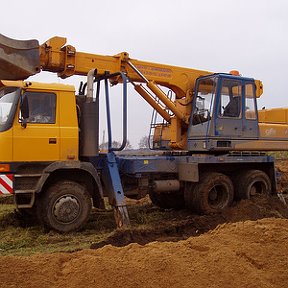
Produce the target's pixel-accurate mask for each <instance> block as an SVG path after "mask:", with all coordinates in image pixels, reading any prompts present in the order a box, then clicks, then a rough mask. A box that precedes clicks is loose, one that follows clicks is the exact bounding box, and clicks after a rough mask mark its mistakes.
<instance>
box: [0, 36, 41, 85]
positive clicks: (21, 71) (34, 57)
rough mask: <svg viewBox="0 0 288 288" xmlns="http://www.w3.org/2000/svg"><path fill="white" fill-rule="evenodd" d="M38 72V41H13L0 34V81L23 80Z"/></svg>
mask: <svg viewBox="0 0 288 288" xmlns="http://www.w3.org/2000/svg"><path fill="white" fill-rule="evenodd" d="M38 72H40V56H39V42H38V40H15V39H11V38H8V37H6V36H4V35H2V34H0V79H1V80H24V79H26V78H28V77H29V76H32V75H34V74H36V73H38Z"/></svg>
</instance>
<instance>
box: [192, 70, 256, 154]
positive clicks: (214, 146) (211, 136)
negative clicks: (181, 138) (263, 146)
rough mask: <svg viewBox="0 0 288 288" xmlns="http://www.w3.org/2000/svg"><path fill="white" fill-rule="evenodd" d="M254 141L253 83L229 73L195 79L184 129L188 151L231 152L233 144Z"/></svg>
mask: <svg viewBox="0 0 288 288" xmlns="http://www.w3.org/2000/svg"><path fill="white" fill-rule="evenodd" d="M258 138H259V127H258V114H257V103H256V85H255V80H254V79H252V78H245V77H240V76H235V75H231V74H213V75H209V76H205V77H199V78H198V79H197V81H196V89H195V97H194V98H193V110H192V115H191V118H190V125H189V129H188V143H187V144H188V145H187V146H188V150H189V151H227V150H229V151H231V150H233V149H236V147H237V144H240V143H243V142H247V141H250V140H257V139H258ZM244 149H245V148H244Z"/></svg>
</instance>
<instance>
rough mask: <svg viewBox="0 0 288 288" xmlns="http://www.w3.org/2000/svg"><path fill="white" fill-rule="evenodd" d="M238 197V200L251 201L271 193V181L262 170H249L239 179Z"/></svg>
mask: <svg viewBox="0 0 288 288" xmlns="http://www.w3.org/2000/svg"><path fill="white" fill-rule="evenodd" d="M236 181H237V190H236V196H237V198H238V199H250V198H252V197H255V196H257V195H258V196H259V195H269V194H270V193H271V180H270V178H269V177H268V175H267V174H266V173H265V172H263V171H261V170H248V171H246V172H244V173H242V174H240V175H239V177H237V180H236Z"/></svg>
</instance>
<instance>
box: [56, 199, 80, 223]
mask: <svg viewBox="0 0 288 288" xmlns="http://www.w3.org/2000/svg"><path fill="white" fill-rule="evenodd" d="M79 213H80V205H79V202H78V201H77V199H76V198H75V197H73V196H71V195H67V196H63V197H61V198H60V199H58V200H57V202H56V203H55V205H54V209H53V214H54V216H55V218H56V219H57V221H59V222H62V223H66V224H67V223H71V222H73V221H74V220H75V219H77V217H78V215H79Z"/></svg>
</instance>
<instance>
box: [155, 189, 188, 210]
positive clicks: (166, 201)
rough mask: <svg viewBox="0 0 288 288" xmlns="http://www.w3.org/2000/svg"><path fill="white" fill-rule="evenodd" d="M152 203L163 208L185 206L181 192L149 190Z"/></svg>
mask: <svg viewBox="0 0 288 288" xmlns="http://www.w3.org/2000/svg"><path fill="white" fill-rule="evenodd" d="M149 196H150V199H151V201H152V203H153V204H154V205H155V206H158V207H160V208H163V209H171V208H173V209H181V208H183V207H184V206H185V203H184V198H183V194H182V193H181V192H171V193H167V192H166V193H157V192H155V191H153V190H150V191H149Z"/></svg>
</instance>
